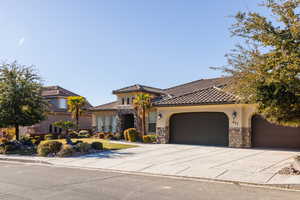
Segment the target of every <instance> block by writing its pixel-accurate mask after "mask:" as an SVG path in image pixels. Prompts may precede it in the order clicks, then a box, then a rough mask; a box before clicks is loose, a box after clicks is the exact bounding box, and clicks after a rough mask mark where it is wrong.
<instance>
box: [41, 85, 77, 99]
mask: <svg viewBox="0 0 300 200" xmlns="http://www.w3.org/2000/svg"><path fill="white" fill-rule="evenodd" d="M42 96H44V97H68V96H79V95H78V94H75V93H73V92H71V91H69V90H66V89H64V88H62V87H60V86H47V87H44V88H43V91H42Z"/></svg>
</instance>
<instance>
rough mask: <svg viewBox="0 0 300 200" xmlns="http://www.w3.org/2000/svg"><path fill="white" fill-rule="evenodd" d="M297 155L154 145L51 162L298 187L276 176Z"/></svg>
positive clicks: (289, 179) (295, 179)
mask: <svg viewBox="0 0 300 200" xmlns="http://www.w3.org/2000/svg"><path fill="white" fill-rule="evenodd" d="M297 153H300V152H296V151H283V150H266V149H234V148H227V147H212V146H196V145H175V144H156V145H141V146H140V147H137V148H131V149H125V150H119V151H111V152H104V153H100V154H93V155H88V156H83V157H80V158H58V159H57V158H51V159H48V161H49V162H51V163H53V164H56V165H64V166H73V167H74V166H76V167H88V168H100V169H108V170H120V171H129V172H138V173H151V174H160V175H175V176H184V177H197V178H210V179H218V180H230V181H240V182H251V183H258V184H295V183H297V184H300V176H286V175H284V176H283V175H279V174H277V172H278V170H280V169H282V168H283V167H285V166H288V165H289V164H290V163H291V161H292V157H293V156H294V155H296V154H297Z"/></svg>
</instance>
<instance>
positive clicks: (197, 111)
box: [92, 78, 300, 148]
mask: <svg viewBox="0 0 300 200" xmlns="http://www.w3.org/2000/svg"><path fill="white" fill-rule="evenodd" d="M229 81H230V79H229V78H214V79H201V80H198V81H193V82H190V83H186V84H183V85H179V86H176V87H172V88H168V89H158V88H153V87H148V86H142V85H134V86H130V87H126V88H122V89H119V90H115V91H113V94H115V95H117V101H115V102H112V103H108V104H104V105H100V106H96V107H94V108H92V113H93V126H95V127H96V128H97V130H98V131H104V132H123V131H124V130H125V129H126V128H131V127H135V128H139V127H140V124H139V122H138V120H137V117H136V111H135V110H134V108H133V106H132V100H133V98H134V96H135V95H136V94H138V93H148V94H151V95H152V97H153V102H152V103H153V108H152V110H151V111H150V112H149V113H148V114H147V120H146V121H147V127H148V128H147V134H149V133H151V134H152V133H156V134H157V136H158V142H159V143H177V144H201V145H215V146H229V147H266V148H268V147H275V148H300V136H299V134H300V128H291V127H282V126H277V125H274V124H271V123H269V122H267V121H266V120H264V119H263V118H262V117H261V116H259V115H256V113H255V112H256V105H253V104H239V103H238V102H237V100H238V98H237V97H236V96H234V95H232V94H230V93H228V92H226V91H224V89H223V88H224V87H225V86H226V85H227V84H228V83H229Z"/></svg>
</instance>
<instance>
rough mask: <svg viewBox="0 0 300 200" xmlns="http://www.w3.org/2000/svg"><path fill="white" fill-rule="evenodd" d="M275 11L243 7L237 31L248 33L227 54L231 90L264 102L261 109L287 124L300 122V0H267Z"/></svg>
mask: <svg viewBox="0 0 300 200" xmlns="http://www.w3.org/2000/svg"><path fill="white" fill-rule="evenodd" d="M261 6H264V7H265V8H267V9H269V10H270V11H271V15H270V17H265V16H262V15H261V14H259V13H257V12H246V13H245V12H239V13H237V15H236V16H235V20H236V23H235V24H233V25H232V27H231V32H232V35H233V36H236V37H239V38H242V39H243V40H244V45H238V46H237V48H236V49H235V50H233V51H232V52H231V53H230V54H228V55H227V57H228V62H229V65H230V67H223V68H221V69H222V70H223V71H225V72H226V73H229V74H230V75H231V76H232V77H233V78H232V81H233V83H232V84H231V85H230V87H229V90H231V91H232V92H233V93H235V94H236V95H238V96H239V97H240V98H241V101H243V102H247V103H255V104H258V113H260V114H262V115H263V116H264V117H265V118H266V119H267V120H269V121H271V122H273V123H277V124H280V125H285V126H300V15H299V14H300V12H299V8H300V7H299V6H300V0H265V1H263V3H262V4H261Z"/></svg>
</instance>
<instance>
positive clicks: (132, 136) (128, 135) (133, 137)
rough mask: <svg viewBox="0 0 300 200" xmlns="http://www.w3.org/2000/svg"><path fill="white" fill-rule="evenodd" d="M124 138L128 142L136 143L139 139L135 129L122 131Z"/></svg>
mask: <svg viewBox="0 0 300 200" xmlns="http://www.w3.org/2000/svg"><path fill="white" fill-rule="evenodd" d="M124 138H125V140H128V141H130V142H136V141H138V139H139V133H138V132H137V130H136V129H135V128H129V129H126V130H125V131H124Z"/></svg>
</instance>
